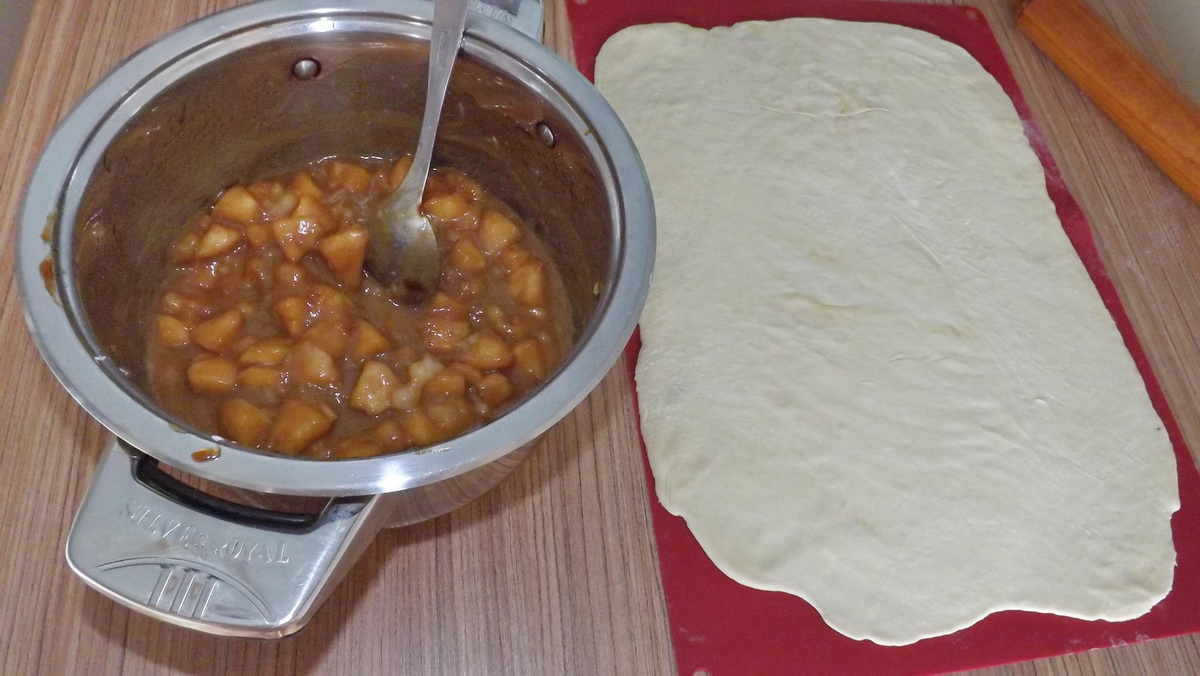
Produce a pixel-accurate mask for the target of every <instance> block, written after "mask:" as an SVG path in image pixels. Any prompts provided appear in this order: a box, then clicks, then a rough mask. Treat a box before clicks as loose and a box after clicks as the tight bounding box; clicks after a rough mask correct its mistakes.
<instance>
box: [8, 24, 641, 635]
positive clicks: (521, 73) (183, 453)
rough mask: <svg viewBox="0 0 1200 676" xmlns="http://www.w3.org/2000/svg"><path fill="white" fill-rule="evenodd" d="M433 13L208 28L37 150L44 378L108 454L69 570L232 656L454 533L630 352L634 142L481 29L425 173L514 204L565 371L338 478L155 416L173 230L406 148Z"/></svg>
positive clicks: (118, 80)
mask: <svg viewBox="0 0 1200 676" xmlns="http://www.w3.org/2000/svg"><path fill="white" fill-rule="evenodd" d="M431 15H432V11H431V6H430V5H429V4H428V3H425V2H420V1H419V0H354V1H351V2H345V1H344V0H343V1H339V2H338V3H336V5H335V4H334V3H323V2H316V1H313V0H265V1H262V2H258V3H253V4H250V5H247V6H244V7H240V8H237V9H233V10H229V11H226V12H222V13H219V14H216V15H213V16H210V17H208V18H205V19H202V20H200V21H197V22H195V23H192V24H190V25H188V26H185V27H184V28H182V29H180V30H179V31H177V32H175V33H173V34H171V35H169V36H167V37H166V38H164V39H163V40H161V41H159V42H157V43H155V44H153V45H151V46H150V47H148V48H146V49H145V50H143V51H142V52H140V53H138V54H136V55H135V56H134V57H132V58H131V59H130V60H128V61H127V62H126V63H124V64H123V65H121V66H120V67H119V68H118V69H116V70H115V71H114V72H113V73H112V74H111V75H109V76H108V77H107V78H105V79H104V80H103V81H102V82H100V83H99V84H98V85H97V86H96V87H95V88H94V89H93V90H92V91H91V92H90V93H89V94H88V95H87V96H86V97H85V98H84V99H83V101H81V102H80V104H79V105H78V106H77V108H76V109H75V110H74V111H73V112H72V113H71V114H70V115H69V116H68V117H67V118H66V119H65V120H64V121H63V122H62V124H61V126H60V127H59V129H58V130H57V131H56V133H55V135H54V136H53V138H52V139H51V141H50V143H49V145H48V146H47V147H46V149H45V151H44V153H43V155H42V158H41V160H40V162H39V164H38V166H37V169H36V171H35V173H34V176H33V179H32V181H31V183H30V185H29V188H28V191H27V193H26V197H25V204H24V208H23V212H22V217H21V219H22V220H21V229H20V235H19V242H18V255H17V262H18V276H19V281H20V287H21V293H22V295H23V299H24V302H25V308H26V313H27V318H28V322H29V326H30V329H31V331H32V333H33V335H34V338H35V340H36V341H37V343H38V345H39V347H40V349H41V351H42V354H43V356H44V357H45V359H46V361H47V362H48V363H49V365H50V367H51V368H52V369H53V371H54V373H55V374H56V375H57V376H58V378H59V379H60V380H61V382H62V383H63V385H64V386H65V387H66V388H67V389H68V390H69V391H70V392H71V394H72V395H73V396H74V397H75V398H76V399H77V400H78V401H79V402H80V404H81V405H83V407H84V408H86V409H87V411H88V412H89V413H90V414H91V415H93V416H94V417H95V418H96V419H97V420H99V421H100V422H101V423H103V424H104V425H105V426H106V427H107V428H108V429H110V430H111V431H112V432H113V433H114V435H115V437H114V439H113V441H112V443H111V444H110V446H109V448H108V449H107V450H106V451H105V453H104V455H103V458H102V461H101V463H100V466H99V467H98V468H97V471H96V474H95V477H94V479H93V484H92V487H91V489H90V490H89V492H88V495H87V497H86V499H85V501H84V503H83V505H82V506H81V508H80V512H79V515H78V516H77V518H76V522H75V524H74V527H73V528H72V532H71V535H70V538H69V541H68V545H67V557H68V561H69V563H70V565H71V566H72V568H73V569H74V570H75V571H76V572H77V573H78V574H79V575H80V576H82V577H83V579H84V580H85V581H87V583H88V584H90V585H92V586H93V587H95V588H96V589H98V590H100V591H101V592H103V593H104V594H106V595H108V596H110V597H111V598H113V599H115V600H117V601H118V602H120V603H123V604H125V605H127V606H129V607H132V608H134V609H136V610H139V611H141V612H145V613H148V614H150V615H153V616H156V617H159V618H161V619H163V620H166V621H168V622H172V623H175V624H179V625H183V626H188V627H191V628H195V629H200V630H203V631H207V632H211V633H217V634H225V635H237V636H253V637H277V636H283V635H286V634H289V633H291V632H294V631H296V630H298V629H299V628H300V627H302V626H303V625H304V624H305V622H307V620H308V619H309V618H310V617H311V615H312V614H313V612H315V610H316V609H317V607H318V606H319V604H320V603H321V601H322V600H323V599H324V598H325V596H326V595H327V594H328V593H329V592H330V591H331V590H332V588H333V586H334V585H335V584H336V583H337V581H338V580H339V579H340V578H341V577H342V576H343V575H344V574H345V572H346V570H347V569H348V568H349V567H350V566H351V565H352V563H353V562H354V560H355V559H356V558H357V556H358V555H359V554H360V553H361V551H362V550H363V549H364V548H365V547H366V545H367V544H368V543H369V542H370V540H371V539H372V538H373V537H374V535H375V534H376V533H377V531H378V529H379V528H381V527H384V526H387V525H398V524H406V523H413V522H417V521H420V520H424V519H428V518H432V517H434V516H437V515H439V514H443V513H445V512H447V511H450V510H451V509H454V508H455V507H458V506H460V505H462V504H464V503H465V502H467V501H469V500H472V499H474V498H475V497H477V496H479V495H480V494H481V493H483V492H484V491H486V490H487V489H489V488H491V487H492V486H494V485H495V484H496V483H497V482H498V481H500V479H502V478H503V477H504V476H506V475H508V474H509V473H510V472H512V470H513V469H514V468H515V467H516V465H517V464H518V463H519V462H520V461H521V460H522V459H523V458H524V457H525V456H526V455H527V454H528V453H529V452H530V451H531V450H532V448H533V447H534V444H535V443H536V441H537V440H538V439H539V437H540V436H541V435H542V434H543V433H544V432H545V431H546V430H547V429H549V428H550V427H551V426H552V425H554V424H555V423H556V422H557V421H558V420H559V419H561V418H562V417H563V416H565V415H566V414H567V413H568V412H569V411H570V410H571V409H572V408H574V407H575V406H576V405H577V404H578V403H579V402H580V401H581V400H582V399H583V398H584V397H585V396H586V395H587V394H588V393H589V392H590V391H591V390H592V388H593V387H595V385H596V384H597V383H598V382H599V381H600V379H601V377H602V376H603V375H604V374H605V373H606V372H607V370H608V369H609V368H610V367H611V365H612V364H613V362H614V361H615V360H616V358H617V356H618V355H619V354H620V351H621V349H622V347H623V346H624V345H625V343H626V341H627V340H628V338H629V336H630V334H631V332H632V330H633V328H634V325H635V323H636V321H637V318H638V315H639V313H640V311H641V308H642V304H643V302H644V300H645V295H646V291H647V288H648V284H649V276H650V270H651V267H652V263H653V256H654V215H653V206H652V202H651V197H650V192H649V186H648V183H647V180H646V177H645V174H644V171H643V169H642V167H641V164H640V161H639V159H638V157H637V154H636V151H635V149H634V147H633V144H632V142H631V140H630V138H629V136H628V134H627V133H626V132H625V130H624V128H623V127H622V125H621V124H620V122H619V121H618V119H617V118H616V116H615V115H614V113H613V112H612V110H611V109H610V108H609V107H608V105H607V104H606V103H605V102H604V100H603V99H602V98H601V97H600V96H599V94H598V93H597V92H596V91H595V89H594V88H593V87H592V86H591V84H590V83H588V82H587V81H586V80H585V79H584V78H583V77H582V76H581V75H580V74H579V73H578V72H577V71H576V70H574V69H573V68H572V67H570V66H569V65H568V64H566V63H565V62H563V61H561V60H560V59H559V58H558V57H556V56H555V55H554V54H553V53H552V52H550V51H549V50H547V49H546V48H544V47H543V46H542V45H540V44H539V43H537V42H536V41H534V40H532V39H529V38H527V37H526V36H524V35H522V34H520V33H518V32H516V31H515V30H513V29H511V28H509V27H507V26H504V25H502V24H500V23H498V22H496V21H493V20H490V19H487V18H485V17H482V16H472V17H471V18H470V20H469V21H468V24H467V38H466V41H465V45H464V50H463V54H462V57H461V59H460V65H459V66H458V67H457V68H456V71H455V75H454V78H453V80H452V82H451V86H450V91H449V94H448V97H447V110H446V115H445V117H443V121H442V126H441V129H442V131H441V133H440V134H439V140H438V146H437V150H436V151H435V156H434V163H435V166H437V165H440V166H446V167H454V168H459V169H462V170H464V171H465V172H466V173H468V174H469V175H471V176H473V177H475V178H476V179H477V180H479V181H480V182H481V183H482V184H483V185H484V186H485V187H486V188H487V189H488V190H489V191H491V192H492V193H493V194H495V195H497V196H498V197H499V198H500V199H502V200H504V201H505V202H507V203H508V204H509V205H511V206H512V207H513V208H514V209H515V210H516V212H517V213H518V214H520V215H521V216H522V217H523V218H524V220H525V222H526V223H527V224H528V225H529V226H530V227H531V228H533V229H534V230H535V231H536V233H537V234H538V236H539V237H540V238H541V239H542V241H543V242H544V243H545V244H546V246H547V248H548V250H549V251H550V252H551V254H552V255H553V256H554V258H555V259H556V261H557V263H558V265H559V267H560V268H561V270H562V273H563V279H564V282H565V286H566V287H567V290H568V294H569V296H570V298H571V302H572V307H573V312H574V316H573V326H574V331H575V348H574V350H573V351H572V352H571V354H570V355H569V356H568V358H567V359H566V360H565V361H564V363H563V364H562V365H561V366H560V367H559V369H558V371H557V373H556V374H554V375H553V376H552V377H551V378H550V379H549V380H548V381H547V382H546V383H545V385H544V386H543V387H541V388H540V389H539V390H538V391H536V392H535V393H534V394H533V395H532V396H531V397H529V398H528V399H527V400H525V401H524V402H523V403H522V404H520V405H519V406H517V407H515V408H514V409H513V410H511V411H510V412H508V413H506V414H505V415H504V416H502V417H501V418H499V419H497V420H495V421H493V422H491V423H489V424H487V425H486V426H483V427H481V428H479V429H476V430H474V431H472V432H469V433H467V434H465V435H463V436H462V437H459V438H457V439H453V440H451V441H449V442H446V443H442V444H438V445H435V446H432V447H429V448H423V449H419V450H416V451H413V452H408V453H401V454H394V455H389V456H383V457H377V458H369V459H358V460H340V461H327V462H320V461H309V460H301V459H296V458H292V457H285V456H281V455H275V454H271V453H263V452H259V451H255V450H252V449H247V448H242V447H239V446H237V445H234V444H231V443H229V442H227V441H225V440H223V439H221V438H218V437H214V436H211V435H208V434H205V433H202V432H200V431H197V430H195V429H189V428H188V427H187V426H186V425H184V424H183V423H181V422H180V421H178V420H173V419H172V418H171V417H170V416H169V415H167V414H166V413H165V412H163V410H161V409H160V408H159V407H158V406H157V405H156V404H155V403H154V402H153V401H152V400H151V399H150V398H149V397H148V396H147V395H146V394H145V392H146V391H147V387H146V378H147V374H146V367H145V354H144V336H145V335H146V331H147V328H146V323H147V321H148V316H149V304H150V302H151V299H152V296H153V293H154V290H155V288H156V287H157V286H158V283H159V281H160V279H161V274H162V273H161V272H160V271H161V270H162V269H163V268H164V264H163V261H164V260H165V259H164V256H165V252H166V248H167V246H168V244H169V243H170V242H171V241H172V240H173V239H174V238H175V236H176V233H177V229H178V228H179V227H182V224H184V223H185V222H186V221H187V219H188V217H189V216H190V215H192V214H194V213H196V212H197V211H198V210H200V209H201V208H203V206H204V204H205V200H207V199H209V198H210V197H211V196H212V195H214V194H216V193H217V192H218V191H220V190H221V189H222V188H224V187H227V186H228V185H230V184H232V183H235V182H240V181H244V180H248V179H251V178H254V177H257V176H261V175H264V174H269V173H272V172H275V171H282V170H288V169H293V168H297V166H299V165H300V164H301V163H304V162H307V161H310V160H312V159H315V158H319V157H323V156H330V155H353V156H370V155H376V154H380V153H387V152H395V151H403V150H406V149H410V148H411V147H412V146H413V145H414V144H415V139H416V133H417V128H418V125H419V115H420V102H421V100H422V98H423V96H424V80H425V63H426V54H427V49H426V45H427V41H428V35H429V23H430V16H431ZM197 452H199V453H197ZM214 456H215V459H209V458H214ZM160 462H161V463H164V464H165V465H167V466H169V467H170V468H175V469H174V470H172V471H171V472H165V471H163V469H162V467H161V466H160ZM172 472H173V473H174V476H173V475H172ZM181 473H182V474H183V476H184V478H189V477H193V478H198V479H201V480H204V481H207V482H209V485H211V486H219V487H226V488H232V489H239V490H242V491H244V492H247V493H248V494H251V495H263V494H282V495H286V496H318V497H322V498H325V499H324V500H322V501H320V502H321V503H322V504H323V505H324V506H323V507H322V508H320V509H318V510H315V511H312V512H284V511H278V510H272V509H267V508H263V507H261V506H257V504H258V503H257V502H255V501H253V500H249V501H247V500H230V499H228V498H227V497H222V496H218V495H214V494H213V491H203V492H202V491H198V490H196V489H195V488H192V487H190V486H189V482H187V481H181V480H180V478H179V476H178V475H180V474H181Z"/></svg>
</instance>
